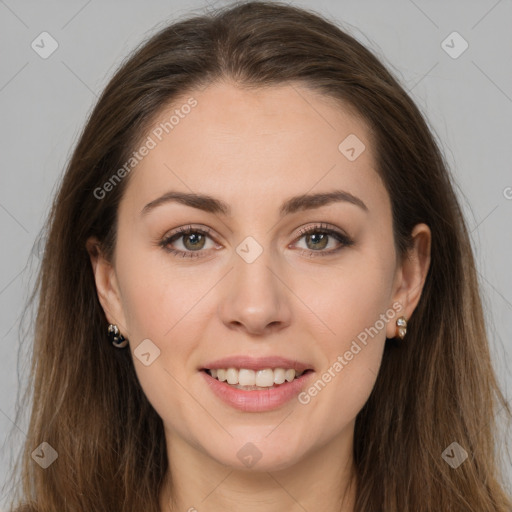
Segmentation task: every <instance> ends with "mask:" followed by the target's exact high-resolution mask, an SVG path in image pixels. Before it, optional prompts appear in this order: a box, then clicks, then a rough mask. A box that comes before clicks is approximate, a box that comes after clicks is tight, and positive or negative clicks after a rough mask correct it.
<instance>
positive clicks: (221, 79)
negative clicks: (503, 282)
mask: <svg viewBox="0 0 512 512" xmlns="http://www.w3.org/2000/svg"><path fill="white" fill-rule="evenodd" d="M39 277H40V279H39V281H38V289H39V291H40V298H39V305H38V307H39V309H38V316H37V322H36V336H35V346H34V359H33V368H32V369H33V382H31V385H32V386H33V389H34V406H33V408H32V415H31V421H30V428H29V432H28V438H27V442H26V447H25V450H24V456H23V458H22V459H21V464H22V467H21V477H22V480H21V484H22V485H21V489H20V496H19V498H20V499H19V501H18V502H17V503H16V506H18V505H19V510H30V511H50V510H52V511H54V510H66V511H72V510H73V511H86V510H87V511H91V510H94V511H109V512H112V511H116V510H123V511H141V510H144V511H161V512H164V511H178V510H180V511H181V510H183V511H185V510H189V511H192V510H198V511H202V510H205V511H206V510H208V511H220V510H238V511H240V510H243V511H253V510H262V509H265V510H267V511H268V510H270V511H282V510H290V511H296V510H297V511H298V510H310V511H313V510H323V511H340V510H342V511H344V512H363V511H365V512H369V511H386V512H398V511H400V512H405V511H414V512H422V511H425V512H426V511H433V510H436V511H440V510H442V511H450V512H458V511H460V512H462V511H464V512H467V511H468V510H471V511H479V512H480V511H496V512H497V511H500V512H505V511H508V510H510V507H511V505H512V502H511V499H510V497H509V496H508V495H507V494H506V491H505V488H504V486H503V484H502V482H501V479H502V476H501V475H500V471H499V468H500V464H499V462H500V461H499V459H498V456H497V455H498V454H497V453H496V452H495V449H494V441H495V439H494V436H495V421H494V418H495V414H496V412H497V410H498V408H504V409H505V410H506V412H507V413H508V414H509V415H510V412H511V411H510V409H509V407H508V405H507V402H506V401H505V399H504V397H503V395H502V393H501V392H500V389H499V387H498V385H497V380H496V377H495V373H494V370H493V368H492V366H491V364H490V356H489V346H488V341H487V338H486V332H485V324H484V317H483V312H482V306H481V300H480V297H479V291H478V282H477V277H476V271H475V264H474V260H473V254H472V249H471V246H470V241H469V237H468V233H467V229H466V225H465V221H464V219H463V216H462V213H461V209H460V207H459V205H458V202H457V198H456V196H455V194H454V190H453V186H452V183H451V178H450V175H449V172H448V170H447V168H446V165H445V163H444V161H443V157H442V155H441V153H440V151H439V149H438V147H437V145H436V143H435V141H434V138H433V136H432V134H431V132H430V131H429V129H428V127H427V124H426V123H425V121H424V119H423V118H422V116H421V114H420V112H419V111H418V109H417V107H416V106H415V105H414V103H413V102H412V100H411V99H410V98H409V97H408V95H407V94H406V93H405V92H404V90H403V89H402V87H401V86H400V85H399V84H398V83H397V81H396V80H395V79H394V78H393V77H392V76H391V75H390V73H389V72H388V71H387V70H386V69H385V68H384V67H383V65H382V64H381V63H380V62H379V61H378V60H377V59H376V58H375V57H374V56H373V55H372V54H371V53H370V52H369V51H368V50H367V49H365V48H364V47H363V46H362V45H361V44H359V43H358V42H357V41H356V40H355V39H354V38H352V37H351V36H349V35H347V34H346V33H344V32H342V31H341V30H340V29H339V28H337V27H335V26H334V25H332V24H331V23H329V22H328V21H326V20H324V19H322V18H321V17H319V16H317V15H316V14H313V13H309V12H307V11H304V10H301V9H299V8H296V7H291V6H288V5H286V4H281V3H277V2H269V3H266V2H249V3H244V4H239V5H236V6H234V7H230V8H225V9H223V10H220V11H218V12H216V13H214V14H212V15H208V16H199V17H194V18H190V19H187V20H184V21H180V22H177V23H174V24H173V25H171V26H169V27H167V28H165V29H163V30H162V31H161V32H160V33H158V34H156V35H155V36H154V37H153V38H151V40H150V41H148V42H147V43H146V44H144V45H143V46H142V47H141V48H140V49H138V50H137V51H136V53H134V54H133V55H132V56H131V58H130V59H129V60H127V61H126V62H125V63H124V65H123V66H122V67H121V68H120V69H119V71H118V72H117V73H116V74H115V76H114V77H113V78H112V80H111V81H110V83H109V84H108V86H107V87H106V89H105V91H104V93H103V94H102V96H101V98H100V100H99V101H98V104H97V106H96V107H95V109H94V111H93V112H92V114H91V116H90V119H89V120H88V122H87V125H86V127H85V129H84V132H83V133H82V135H81V138H80V140H79V142H78V144H77V147H76V149H75V151H74V154H73V156H72V158H71V161H70V163H69V166H68V168H67V172H66V174H65V176H64V178H63V181H62V184H61V187H60V190H59V192H58V194H57V197H56V199H55V203H54V206H53V209H52V212H51V215H50V218H49V219H48V239H47V245H46V249H45V253H44V258H43V262H42V268H41V273H40V276H39ZM475 411H478V413H477V414H475ZM23 503H24V504H26V506H25V508H22V504H23ZM13 505H14V504H13Z"/></svg>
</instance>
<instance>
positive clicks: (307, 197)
mask: <svg viewBox="0 0 512 512" xmlns="http://www.w3.org/2000/svg"><path fill="white" fill-rule="evenodd" d="M169 202H176V203H181V204H184V205H186V206H190V207H192V208H197V209H199V210H203V211H205V212H209V213H214V214H222V215H225V216H226V217H231V215H232V213H231V207H230V206H229V205H228V204H227V203H225V202H224V201H222V200H221V199H217V198H215V197H212V196H209V195H207V194H195V193H186V192H177V191H169V192H166V193H165V194H164V195H162V196H160V197H158V198H157V199H155V200H153V201H151V202H150V203H148V204H147V205H146V206H144V208H143V209H142V210H141V215H142V216H144V215H147V214H148V213H149V212H150V211H152V210H154V209H155V208H156V207H158V206H161V205H163V204H165V203H169ZM335 202H346V203H349V204H353V205H356V206H358V207H359V208H361V209H362V210H364V211H365V212H368V207H367V206H366V205H365V204H364V202H363V201H362V200H361V199H359V198H358V197H356V196H354V195H353V194H350V193H349V192H346V191H345V190H333V191H332V192H323V193H317V194H303V195H299V196H294V197H291V198H289V199H287V200H286V201H285V202H284V203H283V204H282V205H281V208H280V209H279V216H280V217H284V216H285V215H290V214H292V213H296V212H298V211H304V210H311V209H314V208H320V207H322V206H325V205H328V204H330V203H335Z"/></svg>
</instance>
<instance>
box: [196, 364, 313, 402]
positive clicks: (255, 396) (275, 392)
mask: <svg viewBox="0 0 512 512" xmlns="http://www.w3.org/2000/svg"><path fill="white" fill-rule="evenodd" d="M201 373H202V374H203V376H204V378H205V379H206V383H207V384H208V385H209V386H210V389H211V390H212V391H213V392H214V393H215V394H216V395H217V396H218V397H219V398H220V399H221V400H222V401H223V402H224V403H226V404H228V405H231V406H232V407H234V408H235V409H239V410H241V411H244V412H263V411H271V410H273V409H278V408H279V407H281V406H282V405H283V404H285V403H286V402H288V401H290V400H291V399H292V398H293V397H294V396H296V395H298V394H299V393H300V392H301V391H302V389H303V388H304V387H305V385H306V381H307V380H308V379H309V377H310V376H311V375H312V374H313V372H312V371H308V372H307V373H303V374H302V375H301V376H300V377H298V378H297V379H294V380H292V381H291V382H288V381H285V382H284V383H283V384H281V385H280V386H278V387H276V388H268V389H262V390H261V391H257V390H254V391H247V390H244V389H238V388H234V387H232V386H230V385H229V384H226V382H220V381H219V380H217V379H214V378H213V377H212V376H211V375H210V374H209V373H207V372H206V371H201Z"/></svg>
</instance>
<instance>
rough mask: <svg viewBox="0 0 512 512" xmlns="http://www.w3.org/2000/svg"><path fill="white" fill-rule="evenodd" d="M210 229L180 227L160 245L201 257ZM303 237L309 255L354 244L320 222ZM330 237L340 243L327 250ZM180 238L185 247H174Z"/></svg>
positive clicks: (183, 254)
mask: <svg viewBox="0 0 512 512" xmlns="http://www.w3.org/2000/svg"><path fill="white" fill-rule="evenodd" d="M210 231H211V230H210V229H209V228H196V227H194V226H185V227H180V228H178V229H177V230H176V231H175V232H174V233H171V234H170V235H169V236H166V237H165V238H163V239H162V240H161V241H160V242H159V244H158V245H160V246H161V247H162V248H163V249H164V250H165V251H167V252H169V253H171V254H172V255H173V256H176V257H182V258H186V257H189V258H201V257H203V255H202V254H201V253H202V252H204V251H206V250H207V249H208V248H207V247H205V244H206V241H207V239H209V240H210V241H212V242H213V240H212V238H211V237H210ZM302 238H304V239H305V240H306V245H307V246H310V247H313V249H309V248H307V249H306V250H301V253H302V254H304V255H307V256H309V257H316V256H329V255H332V254H334V253H337V252H338V251H340V250H341V249H343V248H344V247H349V246H351V245H353V244H354V242H353V240H352V239H350V238H349V237H348V236H347V235H345V234H344V233H342V232H341V231H338V230H335V229H332V228H329V227H328V225H327V224H320V225H316V226H310V227H307V228H303V229H301V230H300V231H299V237H298V238H297V239H296V241H298V240H301V239H302ZM329 239H335V240H336V241H337V242H338V244H339V245H338V247H336V248H335V249H331V250H329V251H325V250H324V249H325V248H326V247H327V246H328V240H329ZM180 240H181V242H180V243H181V245H182V246H183V248H184V249H176V248H174V247H172V245H174V244H175V243H176V241H180ZM194 253H197V254H194Z"/></svg>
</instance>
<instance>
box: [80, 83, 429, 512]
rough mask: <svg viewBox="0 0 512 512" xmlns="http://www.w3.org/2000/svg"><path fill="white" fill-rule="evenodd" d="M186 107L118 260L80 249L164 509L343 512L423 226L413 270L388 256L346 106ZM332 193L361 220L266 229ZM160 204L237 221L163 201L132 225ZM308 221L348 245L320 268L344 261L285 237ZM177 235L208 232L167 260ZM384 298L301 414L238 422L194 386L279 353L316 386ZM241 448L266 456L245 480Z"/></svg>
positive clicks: (416, 286) (121, 241)
mask: <svg viewBox="0 0 512 512" xmlns="http://www.w3.org/2000/svg"><path fill="white" fill-rule="evenodd" d="M191 95H192V94H189V95H186V96H184V98H188V97H190V96H191ZM193 97H194V98H195V99H196V100H197V102H198V104H197V106H196V107H195V108H194V109H192V111H191V112H190V114H188V115H187V116H185V117H184V118H183V119H180V122H179V124H178V125H176V126H175V127H174V129H173V130H172V132H170V133H169V135H167V136H166V137H164V138H163V140H162V141H161V142H159V144H158V145H157V147H155V148H154V149H152V150H151V151H150V152H149V154H148V155H147V156H146V157H145V158H144V159H143V160H142V161H141V162H140V163H139V164H138V166H137V168H136V169H135V170H134V171H132V175H131V176H130V182H129V184H128V187H127V189H126V192H125V195H124V196H123V199H122V202H121V204H120V207H119V226H118V238H117V245H116V253H115V258H114V261H113V262H111V263H109V262H108V261H106V260H105V259H104V258H103V256H102V255H101V253H95V251H94V250H93V247H94V244H95V242H96V240H95V239H90V240H89V241H88V250H89V252H90V255H91V263H92V266H93V269H94V275H95V280H96V286H97V291H98V297H99V300H100V302H101V304H102V307H103V309H104V311H105V314H106V317H107V319H108V321H109V322H111V323H115V324H117V325H118V326H119V328H120V330H121V332H122V333H123V335H124V336H125V337H126V338H128V339H129V340H130V350H131V352H132V356H133V361H134V365H135V370H136V372H137V376H138V378H139V381H140V384H141V386H142V388H143V390H144V393H145V394H146V395H147V397H148V399H149V401H150V402H151V404H152V405H153V407H154V408H155V410H156V411H157V412H158V414H159V415H160V416H161V418H162V420H163V423H164V426H165V434H166V440H167V456H168V459H169V461H170V474H171V475H172V482H173V485H174V489H175V491H174V495H173V499H174V502H175V506H174V508H173V507H172V506H171V493H170V486H169V485H168V484H169V482H170V480H169V479H168V481H167V485H165V486H164V487H163V489H162V493H161V495H160V503H161V507H162V508H161V509H162V511H169V510H180V511H187V510H194V509H193V508H192V507H195V509H197V510H198V511H206V510H207V511H213V512H215V511H235V510H236V511H245V512H252V511H256V510H258V511H260V510H262V507H264V508H265V510H267V511H270V512H282V511H283V510H290V511H299V510H300V511H303V510H304V509H305V510H323V511H326V512H329V511H339V510H343V511H344V512H351V511H353V504H354V491H355V487H354V486H351V487H349V485H348V477H349V475H350V474H351V471H352V463H353V462H352V444H353V436H354V423H355V418H356V416H357V414H358V412H359V411H360V410H361V408H362V407H363V405H364V404H365V402H366V401H367V399H368V397H369V395H370V392H371V390H372V388H373V386H374V383H375V380H376V376H377V373H378V371H379V367H380V363H381V359H382V354H383V350H384V346H385V343H386V337H388V338H393V337H395V336H396V324H395V322H396V318H398V316H400V315H404V316H405V317H406V318H410V316H411V314H412V312H413V311H414V309H415V307H416V305H417V303H418V301H419V298H420V295H421V290H422V288H423V285H424V281H425V277H426V275H427V271H428V267H429V264H430V240H431V234H430V230H429V228H428V226H426V225H425V224H418V225H417V226H416V227H415V228H414V230H413V233H412V234H413V237H414V248H413V249H412V250H411V252H410V255H409V257H408V258H405V259H403V260H401V259H400V258H399V257H398V255H397V254H396V252H395V247H394V244H393V234H392V220H391V219H392V217H391V204H390V199H389V196H388V194H387V192H386V190H385V188H384V185H383V183H382V181H381V179H380V177H379V176H378V174H377V172H376V171H375V170H374V168H375V160H374V156H373V154H372V147H371V145H370V140H369V138H368V137H369V136H368V133H369V132H368V129H367V126H366V125H365V124H364V122H363V121H362V120H361V119H359V118H358V117H357V116H355V115H354V114H353V113H352V112H353V111H351V110H350V109H348V108H341V107H340V105H339V104H338V103H334V102H333V101H332V100H331V99H330V98H327V97H324V96H322V95H320V94H319V93H317V92H313V91H311V90H308V89H307V88H305V87H304V86H299V85H293V86H291V85H279V86H272V87H270V88H259V89H253V90H247V89H243V88H241V87H239V86H236V85H235V84H233V83H229V82H220V83H216V84H213V85H210V86H209V87H207V88H206V89H204V90H202V91H197V92H194V93H193ZM185 101H186V99H184V100H183V102H175V103H174V105H173V108H172V109H168V108H167V109H165V110H163V111H162V112H161V115H160V116H159V119H157V121H156V123H155V124H157V123H158V122H160V121H161V120H166V119H168V118H169V116H170V114H171V113H172V110H174V108H176V106H177V107H178V108H179V106H180V105H182V104H183V103H185ZM349 134H356V135H357V137H358V138H359V139H360V140H362V141H363V142H364V144H365V145H366V150H365V151H363V153H361V155H360V156H359V157H358V158H357V159H356V160H355V161H349V160H348V159H347V158H346V157H345V156H344V155H343V154H342V153H341V152H340V151H339V150H338V145H339V144H340V142H341V141H342V140H343V139H345V138H346V137H347V136H348V135H349ZM334 189H343V190H346V191H349V192H350V193H351V194H353V195H355V196H357V197H359V198H360V199H361V200H362V201H363V202H364V203H365V204H366V206H367V208H368V211H364V210H363V209H361V208H359V207H358V206H355V205H353V204H351V203H348V202H336V203H330V204H328V205H324V206H321V207H320V208H316V209H312V210H305V211H299V212H296V213H293V214H290V215H287V216H286V217H284V218H282V219H280V218H279V216H278V208H279V206H280V205H281V203H282V202H283V201H284V200H286V199H287V198H289V197H291V196H295V195H300V194H305V193H317V192H329V191H332V190H334ZM169 190H177V191H182V192H196V193H204V194H209V195H211V196H213V197H216V198H220V199H222V200H223V201H225V202H226V203H228V204H229V205H230V207H231V208H232V210H233V215H232V217H225V216H223V215H221V214H213V213H207V212H204V211H201V210H198V209H195V208H192V207H190V206H186V205H183V204H179V203H166V204H164V205H161V206H159V207H157V208H155V209H154V210H152V211H151V212H149V213H148V214H147V215H146V216H141V213H140V212H141V210H142V208H143V207H144V206H145V205H146V204H147V203H149V202H150V201H152V200H154V199H156V198H157V197H159V196H161V195H162V194H163V193H164V192H167V191H169ZM104 200H106V199H104ZM318 223H328V224H329V225H330V226H329V227H332V228H334V229H336V228H337V229H338V230H339V231H341V232H342V233H346V234H348V235H349V236H350V238H351V239H352V240H353V241H354V244H353V245H352V246H346V247H342V248H341V250H340V251H338V252H336V253H332V254H331V255H328V256H323V257H322V256H320V255H318V254H319V252H322V251H323V252H324V253H326V252H329V251H330V250H334V249H335V248H337V247H339V246H340V243H339V242H338V241H337V240H336V239H335V238H333V237H332V236H331V237H329V239H328V242H327V245H326V244H325V242H324V243H320V242H318V240H312V239H311V237H308V236H302V237H300V235H299V234H298V229H299V228H301V227H309V226H315V225H317V224H318ZM188 224H193V225H194V227H197V228H210V229H211V230H212V232H211V233H210V235H209V237H208V236H207V237H206V239H205V240H204V242H201V243H198V242H197V240H191V239H190V237H187V236H182V237H181V238H176V239H175V240H174V242H173V244H172V245H173V247H174V248H175V249H176V250H182V251H187V250H188V251H190V252H193V251H194V250H195V251H196V252H195V254H198V252H197V251H199V252H202V254H200V256H202V257H198V258H195V259H194V258H181V257H174V256H173V255H172V254H170V253H168V252H166V251H165V250H164V249H163V248H162V247H160V246H158V242H159V241H160V240H162V239H163V238H164V237H165V235H169V234H172V233H173V232H174V231H175V230H176V228H179V227H182V226H187V225H188ZM247 236H251V237H253V238H254V239H255V240H256V241H257V242H258V243H259V244H260V245H261V247H262V248H263V252H262V254H261V255H260V256H259V257H258V258H257V259H256V260H255V261H254V262H252V263H250V264H249V263H247V262H246V261H245V260H244V259H243V258H241V257H240V256H239V255H238V253H237V252H236V248H237V246H238V245H239V244H240V243H241V242H242V241H243V240H244V239H245V238H246V237H247ZM194 244H195V245H194ZM194 248H195V249H194ZM397 301H398V302H399V303H400V305H401V306H402V307H403V309H402V310H401V311H400V312H399V314H397V315H396V316H395V317H394V318H393V319H392V320H391V321H389V322H387V324H385V326H384V328H382V329H381V330H380V331H379V332H378V334H377V335H375V336H374V337H373V338H370V339H369V342H368V343H367V345H366V346H364V348H363V349H362V350H361V351H360V352H359V353H358V354H357V355H356V356H354V358H353V359H352V360H351V361H350V362H349V363H348V364H347V365H346V366H344V368H343V370H342V371H341V372H339V373H338V374H337V375H336V377H335V378H333V379H332V380H331V382H329V383H328V384H327V385H326V386H325V387H324V388H323V389H322V391H321V392H320V393H318V395H317V396H315V397H314V398H312V399H311V401H310V402H309V403H308V404H301V403H299V401H298V400H295V399H292V400H291V401H289V402H288V403H286V404H285V405H284V406H282V407H280V408H279V409H276V410H274V411H267V412H263V413H248V412H242V411H239V410H237V409H234V408H231V407H230V406H228V405H226V404H224V403H223V402H221V401H220V400H219V399H218V398H217V397H216V396H215V395H214V394H213V393H212V392H211V391H210V389H209V387H208V386H207V385H206V383H205V382H204V379H203V376H202V375H201V374H200V373H199V372H198V368H199V367H201V365H204V364H205V363H207V362H208V361H213V360H215V359H218V358H221V357H224V356H229V355H236V354H249V355H252V356H262V355H281V356H284V357H289V358H292V359H293V358H295V359H298V360H300V361H304V362H307V363H309V364H310V366H311V367H312V368H314V369H315V373H316V375H314V376H313V378H311V380H310V381H309V382H310V383H314V382H315V381H316V380H317V379H318V378H320V376H321V375H322V374H323V373H324V372H325V371H327V369H328V368H329V367H332V365H333V363H334V362H335V361H336V360H337V358H338V356H340V355H343V354H344V353H345V352H346V351H347V350H348V349H349V348H350V346H351V343H352V341H353V340H354V339H356V337H357V335H358V334H359V333H361V332H362V331H364V329H365V328H369V327H371V326H374V325H375V323H376V321H377V320H378V319H379V315H381V314H383V313H385V312H386V310H389V309H390V308H392V305H393V303H395V302H397ZM144 339H150V340H151V341H152V343H154V345H156V346H157V347H158V349H159V350H160V356H159V357H158V358H157V359H155V361H154V362H153V363H152V364H151V365H149V366H145V365H143V364H142V363H141V361H140V360H139V359H138V358H137V357H135V355H134V354H133V351H134V350H135V349H136V347H137V346H138V345H139V343H140V342H141V341H142V340H144ZM406 339H407V338H406ZM248 442H251V443H253V444H254V445H255V446H257V448H258V450H259V451H260V452H261V454H262V456H261V459H260V460H259V461H258V462H257V463H256V464H255V465H254V466H252V467H250V468H248V467H246V466H245V464H244V463H243V462H242V461H241V460H240V459H239V458H238V457H237V452H238V450H240V449H241V448H242V447H243V446H244V445H245V444H246V443H248ZM344 495H345V501H344V504H343V506H342V508H341V509H340V503H341V501H342V498H343V496H344Z"/></svg>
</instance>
